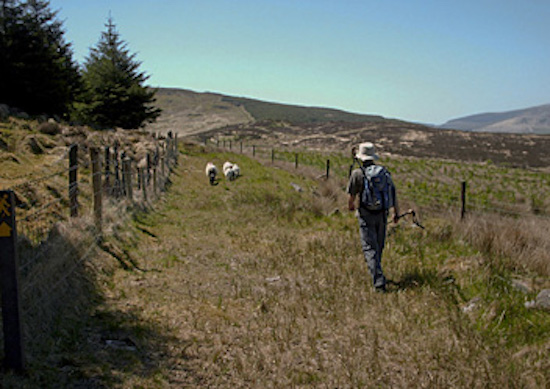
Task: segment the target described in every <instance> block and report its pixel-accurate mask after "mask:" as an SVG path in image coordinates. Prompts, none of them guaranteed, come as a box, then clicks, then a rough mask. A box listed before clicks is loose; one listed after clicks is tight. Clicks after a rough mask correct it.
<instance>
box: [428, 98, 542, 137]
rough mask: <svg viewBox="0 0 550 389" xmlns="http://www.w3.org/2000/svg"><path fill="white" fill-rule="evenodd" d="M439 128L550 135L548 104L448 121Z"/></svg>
mask: <svg viewBox="0 0 550 389" xmlns="http://www.w3.org/2000/svg"><path fill="white" fill-rule="evenodd" d="M439 127H440V128H447V129H454V130H464V131H476V132H501V133H514V134H550V104H546V105H541V106H538V107H533V108H526V109H520V110H517V111H508V112H499V113H482V114H477V115H472V116H465V117H463V118H458V119H453V120H449V121H448V122H447V123H445V124H442V125H440V126H439Z"/></svg>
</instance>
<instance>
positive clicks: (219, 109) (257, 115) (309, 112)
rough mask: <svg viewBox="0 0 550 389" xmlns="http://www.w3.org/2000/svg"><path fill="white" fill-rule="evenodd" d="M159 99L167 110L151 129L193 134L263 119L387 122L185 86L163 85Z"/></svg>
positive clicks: (330, 110) (380, 118)
mask: <svg viewBox="0 0 550 389" xmlns="http://www.w3.org/2000/svg"><path fill="white" fill-rule="evenodd" d="M156 98H157V102H156V104H157V106H158V107H160V108H161V109H162V110H163V112H162V115H161V117H160V118H159V119H158V120H157V122H156V123H153V124H151V125H149V126H148V129H149V130H151V131H160V132H166V131H168V130H172V131H175V132H178V133H179V134H181V135H192V134H197V133H200V132H203V131H207V130H211V129H213V128H219V127H223V126H226V125H233V124H240V123H250V122H252V121H261V120H274V121H285V122H291V123H324V122H330V121H338V122H339V121H341V122H383V121H385V119H384V118H383V117H381V116H375V115H360V114H355V113H350V112H345V111H341V110H337V109H331V108H319V107H301V106H296V105H289V104H279V103H270V102H266V101H260V100H254V99H246V98H241V97H232V96H224V95H221V94H217V93H208V92H205V93H198V92H193V91H190V90H185V89H173V88H159V89H158V91H157V94H156Z"/></svg>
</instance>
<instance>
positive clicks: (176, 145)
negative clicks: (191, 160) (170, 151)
mask: <svg viewBox="0 0 550 389" xmlns="http://www.w3.org/2000/svg"><path fill="white" fill-rule="evenodd" d="M178 154H179V153H178V133H177V132H176V137H175V140H174V160H175V162H176V163H175V164H176V165H177V164H178V157H179V155H178Z"/></svg>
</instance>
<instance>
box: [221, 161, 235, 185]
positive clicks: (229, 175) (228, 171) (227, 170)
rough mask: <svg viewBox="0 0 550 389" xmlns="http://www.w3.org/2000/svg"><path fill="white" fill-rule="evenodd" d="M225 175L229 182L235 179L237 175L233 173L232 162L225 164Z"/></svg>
mask: <svg viewBox="0 0 550 389" xmlns="http://www.w3.org/2000/svg"><path fill="white" fill-rule="evenodd" d="M223 174H224V176H225V178H227V179H228V180H229V181H233V180H234V179H235V173H234V172H233V164H232V163H231V162H225V163H224V164H223Z"/></svg>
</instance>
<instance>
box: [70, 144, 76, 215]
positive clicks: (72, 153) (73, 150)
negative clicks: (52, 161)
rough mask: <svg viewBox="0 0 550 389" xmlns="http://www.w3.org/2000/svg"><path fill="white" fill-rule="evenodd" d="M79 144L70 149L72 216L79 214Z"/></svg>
mask: <svg viewBox="0 0 550 389" xmlns="http://www.w3.org/2000/svg"><path fill="white" fill-rule="evenodd" d="M77 171H78V145H77V144H73V145H71V148H70V149H69V207H70V208H71V209H70V214H71V217H77V216H78V181H77V178H78V177H77Z"/></svg>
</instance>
